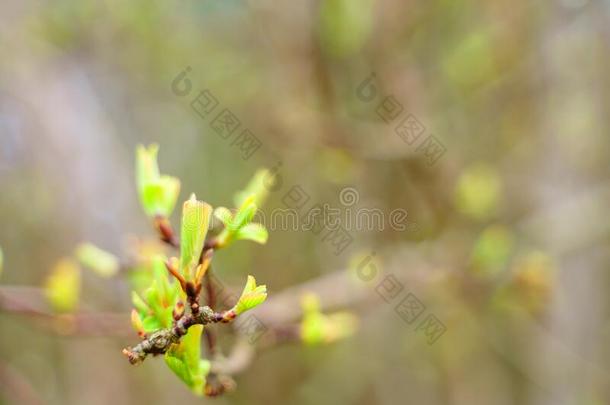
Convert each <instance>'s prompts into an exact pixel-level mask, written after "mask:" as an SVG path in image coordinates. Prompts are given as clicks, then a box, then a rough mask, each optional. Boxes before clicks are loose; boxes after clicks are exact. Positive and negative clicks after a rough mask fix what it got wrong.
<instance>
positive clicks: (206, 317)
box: [123, 306, 235, 364]
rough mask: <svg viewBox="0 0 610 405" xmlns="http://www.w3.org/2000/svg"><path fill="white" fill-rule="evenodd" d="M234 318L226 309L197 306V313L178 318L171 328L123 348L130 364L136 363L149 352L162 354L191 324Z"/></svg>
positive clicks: (233, 313) (231, 312)
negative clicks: (213, 309) (217, 310)
mask: <svg viewBox="0 0 610 405" xmlns="http://www.w3.org/2000/svg"><path fill="white" fill-rule="evenodd" d="M233 319H235V312H233V311H226V312H223V313H218V312H214V311H212V309H211V308H210V307H208V306H205V307H201V308H199V311H198V312H197V314H189V315H185V316H183V317H182V318H180V319H179V320H178V321H177V322H176V324H175V325H174V326H173V327H172V328H167V329H160V330H158V331H156V332H153V333H152V334H151V335H150V336H148V337H147V338H146V339H144V340H143V341H142V342H140V343H139V344H138V345H137V346H135V347H134V348H130V347H128V348H126V349H123V354H124V355H125V356H127V358H128V359H129V362H130V363H131V364H138V363H141V362H143V361H144V359H146V356H148V355H149V354H153V355H156V354H163V353H165V352H166V351H167V350H168V349H169V348H170V346H171V345H172V344H174V343H178V342H179V341H180V338H181V337H182V336H184V335H186V332H187V331H188V329H189V328H190V327H191V326H193V325H207V324H210V323H218V322H222V323H228V322H230V321H231V320H233Z"/></svg>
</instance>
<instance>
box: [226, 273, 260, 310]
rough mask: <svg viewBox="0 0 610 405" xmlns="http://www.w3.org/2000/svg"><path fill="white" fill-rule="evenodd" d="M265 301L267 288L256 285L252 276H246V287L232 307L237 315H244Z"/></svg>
mask: <svg viewBox="0 0 610 405" xmlns="http://www.w3.org/2000/svg"><path fill="white" fill-rule="evenodd" d="M266 299H267V286H266V285H259V286H257V285H256V280H255V279H254V277H252V276H248V281H247V282H246V286H245V287H244V290H243V291H242V293H241V297H239V300H238V301H237V304H235V307H233V310H234V311H235V313H236V314H237V315H239V314H241V313H244V312H246V311H248V310H250V309H252V308H254V307H256V306H258V305H260V304H262V303H263V301H265V300H266Z"/></svg>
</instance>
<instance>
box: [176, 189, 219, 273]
mask: <svg viewBox="0 0 610 405" xmlns="http://www.w3.org/2000/svg"><path fill="white" fill-rule="evenodd" d="M211 214H212V207H211V206H210V205H209V204H206V203H205V202H203V201H198V200H197V197H196V196H195V194H192V195H191V198H190V199H189V200H188V201H186V202H185V203H184V206H183V208H182V234H181V235H180V236H181V240H180V272H181V274H182V276H183V277H184V279H185V280H186V281H191V280H193V279H194V277H195V274H194V273H195V270H196V267H197V265H198V263H199V256H200V255H201V251H202V250H203V244H204V242H205V237H206V235H207V233H208V227H209V225H210V216H211Z"/></svg>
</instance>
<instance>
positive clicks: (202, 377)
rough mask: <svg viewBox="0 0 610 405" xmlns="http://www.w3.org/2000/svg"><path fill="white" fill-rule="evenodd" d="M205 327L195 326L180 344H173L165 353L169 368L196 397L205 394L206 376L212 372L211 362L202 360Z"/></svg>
mask: <svg viewBox="0 0 610 405" xmlns="http://www.w3.org/2000/svg"><path fill="white" fill-rule="evenodd" d="M202 331H203V325H193V326H191V327H190V328H189V330H188V332H187V334H186V335H185V336H184V337H183V338H182V340H181V341H180V343H178V344H173V345H171V346H170V348H169V350H168V351H167V352H166V353H165V362H166V363H167V365H168V367H169V368H170V369H171V370H172V371H173V372H174V373H175V374H176V375H177V376H178V377H179V378H180V379H181V380H182V381H183V382H184V383H185V384H186V385H188V387H189V388H190V389H191V390H192V391H193V393H195V394H196V395H202V394H203V387H204V386H205V382H206V376H207V375H208V373H209V371H210V362H209V361H207V360H204V359H201V333H202Z"/></svg>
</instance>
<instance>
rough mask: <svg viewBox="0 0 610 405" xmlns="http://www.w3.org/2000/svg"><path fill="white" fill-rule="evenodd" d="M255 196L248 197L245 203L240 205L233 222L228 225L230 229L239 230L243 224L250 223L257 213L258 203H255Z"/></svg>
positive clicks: (232, 230)
mask: <svg viewBox="0 0 610 405" xmlns="http://www.w3.org/2000/svg"><path fill="white" fill-rule="evenodd" d="M254 200H255V198H254V196H253V195H251V196H250V197H248V198H246V200H245V201H244V202H243V204H242V205H241V206H240V207H239V209H238V210H237V212H236V213H235V216H234V217H233V220H232V221H231V224H230V225H229V226H228V228H229V231H231V232H237V231H238V230H239V229H240V228H241V227H242V226H244V225H246V224H248V223H250V221H252V218H254V215H255V214H256V209H257V208H256V204H255V203H254Z"/></svg>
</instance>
